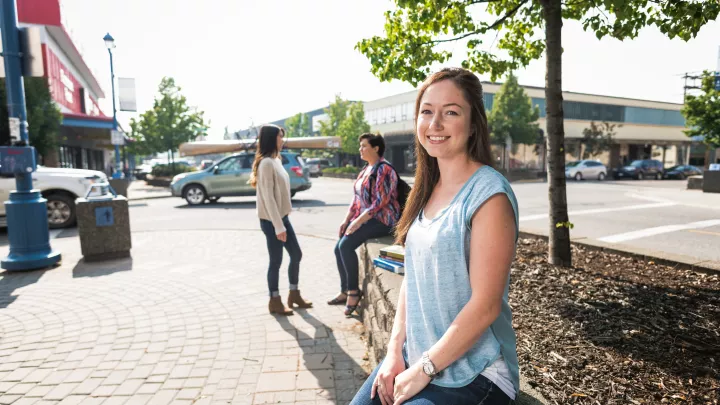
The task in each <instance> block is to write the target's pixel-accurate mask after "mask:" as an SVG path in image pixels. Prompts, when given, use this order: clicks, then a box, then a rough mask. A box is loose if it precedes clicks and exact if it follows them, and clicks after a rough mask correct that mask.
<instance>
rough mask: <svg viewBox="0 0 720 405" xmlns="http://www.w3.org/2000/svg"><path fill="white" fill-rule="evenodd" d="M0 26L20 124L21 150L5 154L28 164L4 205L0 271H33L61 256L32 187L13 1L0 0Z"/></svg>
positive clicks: (12, 111)
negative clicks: (5, 248)
mask: <svg viewBox="0 0 720 405" xmlns="http://www.w3.org/2000/svg"><path fill="white" fill-rule="evenodd" d="M0 24H1V25H0V31H1V32H2V44H3V59H4V62H5V85H6V88H7V103H8V117H9V118H10V119H14V118H16V119H19V120H20V142H19V143H18V145H19V146H21V147H19V148H7V149H5V150H10V149H13V151H12V153H10V152H8V153H9V154H15V155H17V156H25V157H27V158H28V159H29V160H30V162H28V163H27V169H29V171H25V172H16V173H15V186H16V188H17V190H15V191H13V192H11V193H10V200H9V201H6V202H5V212H6V214H7V223H8V239H9V240H10V254H9V255H8V256H7V257H6V258H5V259H3V260H2V262H1V267H2V268H3V269H6V270H34V269H40V268H45V267H49V266H52V265H54V264H56V263H57V262H59V261H60V253H59V252H54V251H53V250H52V248H51V247H50V234H49V232H48V218H47V200H45V199H44V198H42V196H41V195H40V192H39V191H38V190H34V189H33V186H32V171H34V170H35V168H36V165H35V160H34V159H35V148H33V147H31V146H29V144H30V137H29V136H28V128H27V122H26V120H27V113H26V111H25V91H24V88H23V81H22V71H21V68H20V58H21V54H20V42H19V39H18V28H17V12H16V9H15V0H2V3H0Z"/></svg>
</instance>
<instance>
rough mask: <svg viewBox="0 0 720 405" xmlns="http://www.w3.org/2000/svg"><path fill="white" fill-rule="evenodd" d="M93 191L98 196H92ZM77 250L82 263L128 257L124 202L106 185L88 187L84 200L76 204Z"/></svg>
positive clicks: (128, 221)
mask: <svg viewBox="0 0 720 405" xmlns="http://www.w3.org/2000/svg"><path fill="white" fill-rule="evenodd" d="M94 189H100V190H101V194H100V195H96V196H91V194H92V191H93V190H94ZM106 190H107V191H109V192H110V193H107V192H104V191H106ZM75 212H76V214H77V226H78V233H79V234H80V248H81V251H82V254H83V256H84V257H85V261H100V260H111V259H118V258H123V257H128V256H130V249H131V248H132V240H131V236H130V214H129V209H128V200H127V198H125V197H123V196H121V195H118V194H117V193H116V192H115V190H113V188H112V187H110V185H109V184H107V183H100V184H94V185H92V186H90V189H89V190H88V192H87V195H86V196H85V198H78V199H77V200H76V201H75Z"/></svg>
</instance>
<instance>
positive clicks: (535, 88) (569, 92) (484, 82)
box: [481, 81, 683, 105]
mask: <svg viewBox="0 0 720 405" xmlns="http://www.w3.org/2000/svg"><path fill="white" fill-rule="evenodd" d="M481 83H482V84H492V85H497V86H502V85H503V83H502V82H488V81H483V82H481ZM520 87H524V88H526V89H534V90H545V87H540V86H528V85H524V84H521V85H520ZM562 92H563V93H566V94H577V95H580V96H590V97H607V98H613V99H617V100H631V101H644V102H648V103H660V104H671V105H683V104H682V103H673V102H669V101H658V100H648V99H643V98H632V97H619V96H608V95H605V94H592V93H581V92H576V91H569V90H563V91H562Z"/></svg>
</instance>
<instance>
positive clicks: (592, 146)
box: [580, 121, 622, 159]
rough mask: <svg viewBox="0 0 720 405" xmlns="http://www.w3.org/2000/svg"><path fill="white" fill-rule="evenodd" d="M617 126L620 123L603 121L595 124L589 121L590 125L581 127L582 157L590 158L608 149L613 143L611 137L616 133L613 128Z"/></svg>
mask: <svg viewBox="0 0 720 405" xmlns="http://www.w3.org/2000/svg"><path fill="white" fill-rule="evenodd" d="M619 127H622V125H620V124H611V123H609V122H605V121H603V122H602V123H600V124H596V123H595V121H592V122H590V127H588V128H585V129H583V137H582V139H581V141H580V147H581V148H582V150H581V152H582V153H581V156H582V158H583V159H590V158H591V157H593V156H597V155H599V154H601V153H603V152H607V151H609V150H610V147H611V146H612V144H613V137H614V136H615V135H616V132H615V128H619Z"/></svg>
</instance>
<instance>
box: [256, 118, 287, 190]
mask: <svg viewBox="0 0 720 405" xmlns="http://www.w3.org/2000/svg"><path fill="white" fill-rule="evenodd" d="M281 133H282V134H283V135H284V134H285V130H284V129H283V128H281V127H279V126H277V125H273V124H267V125H263V126H262V127H260V133H259V134H258V137H257V150H256V151H255V160H254V161H253V165H252V174H251V175H250V185H251V186H253V187H255V188H257V171H258V167H260V161H261V160H263V158H266V157H270V158H275V157H277V155H278V153H280V151H279V150H278V147H277V137H278V136H279V135H280V134H281Z"/></svg>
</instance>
